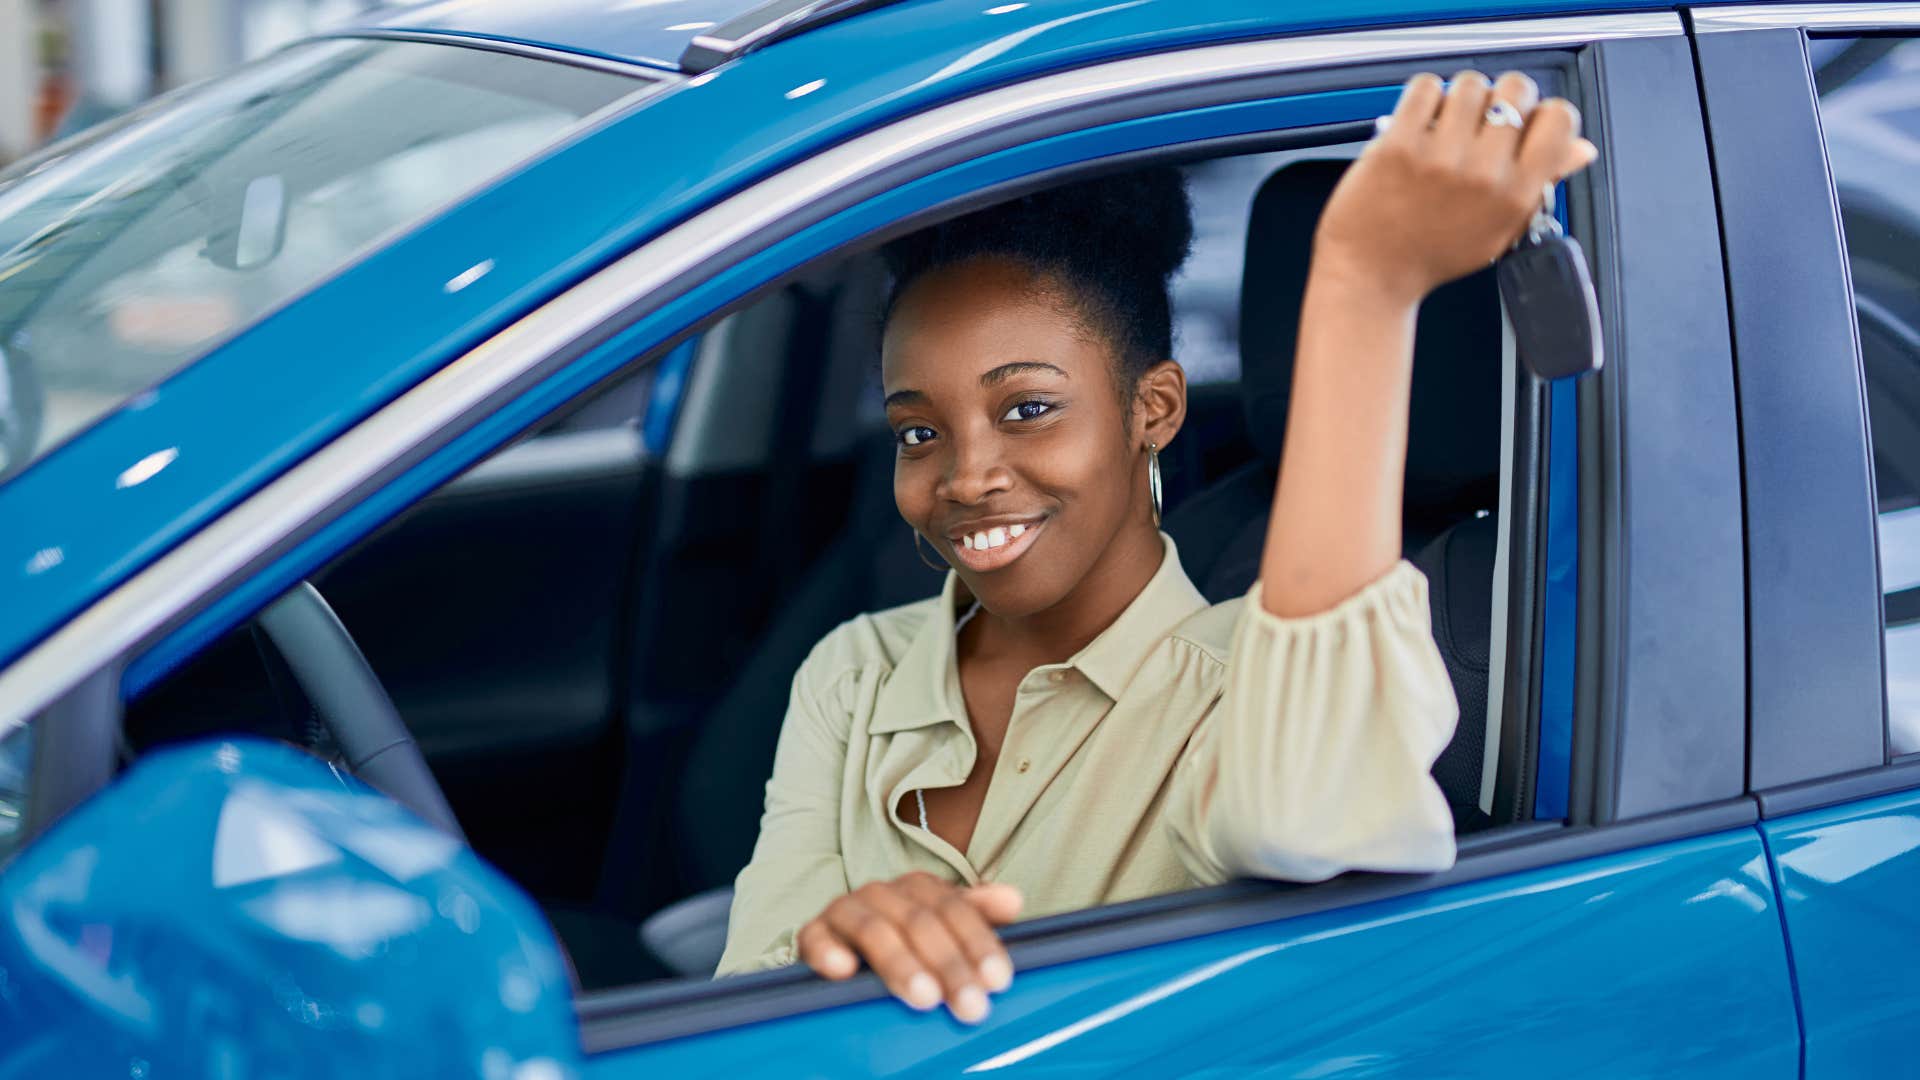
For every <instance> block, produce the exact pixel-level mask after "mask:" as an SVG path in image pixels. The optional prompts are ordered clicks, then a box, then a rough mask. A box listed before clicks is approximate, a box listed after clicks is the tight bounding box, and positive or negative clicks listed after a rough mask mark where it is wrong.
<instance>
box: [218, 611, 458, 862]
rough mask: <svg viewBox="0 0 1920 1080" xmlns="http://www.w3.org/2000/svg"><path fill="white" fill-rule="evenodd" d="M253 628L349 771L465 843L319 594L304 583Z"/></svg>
mask: <svg viewBox="0 0 1920 1080" xmlns="http://www.w3.org/2000/svg"><path fill="white" fill-rule="evenodd" d="M255 622H256V623H257V624H258V626H259V627H260V629H261V631H262V632H263V633H265V634H266V636H267V639H268V640H269V641H270V642H272V643H273V647H274V649H275V650H276V651H278V652H279V654H280V656H281V658H282V659H283V660H285V661H286V664H287V669H288V671H289V672H291V674H292V675H293V680H294V682H296V683H298V684H299V686H300V690H301V692H302V693H304V694H306V696H307V700H308V701H310V702H311V703H312V704H313V708H314V711H315V712H316V713H317V714H318V715H319V718H320V722H321V723H322V724H324V725H325V726H326V728H327V731H328V733H329V734H331V735H332V736H333V741H334V742H335V743H336V744H337V745H338V746H339V747H340V752H341V757H342V759H343V760H344V763H345V764H346V766H347V769H348V771H349V772H351V773H353V774H354V775H355V776H357V777H359V778H360V779H361V780H364V781H366V782H367V783H368V784H370V785H371V786H373V787H374V788H377V789H378V790H380V791H382V792H384V793H385V794H387V795H388V796H389V797H391V798H392V799H393V800H394V801H396V802H398V803H400V805H402V806H405V807H406V808H407V809H409V810H412V811H413V812H414V813H416V814H418V815H420V816H421V817H422V818H425V819H426V820H427V821H428V822H429V823H430V824H432V825H435V826H438V827H439V828H440V829H442V830H444V831H445V832H447V833H450V834H452V835H453V836H456V837H459V838H460V839H461V840H465V839H466V834H465V833H463V832H461V831H460V823H459V822H458V821H456V820H454V816H453V808H452V807H450V806H448V805H447V796H446V793H445V792H444V791H442V790H441V789H440V782H439V781H438V780H435V779H434V778H433V772H432V770H430V769H428V768H427V759H426V757H425V755H423V754H421V753H420V744H418V743H416V742H414V741H413V735H412V734H410V733H409V732H408V731H407V728H406V725H405V724H403V723H401V721H400V711H399V710H398V709H396V708H394V705H393V698H391V697H389V696H388V695H387V689H386V687H384V686H382V685H380V679H379V677H378V676H376V675H375V674H374V673H373V668H372V666H371V665H369V664H368V663H367V658H366V657H365V656H364V655H362V654H361V652H360V647H359V646H358V645H355V644H354V642H353V637H352V635H350V634H348V633H347V628H346V627H345V626H343V625H342V624H341V622H340V617H339V616H337V615H335V614H334V613H333V608H332V607H331V606H329V605H328V604H327V602H326V600H325V599H324V598H323V597H321V595H320V590H318V589H316V588H314V587H313V585H312V584H311V583H310V582H306V581H302V582H301V583H300V584H298V585H296V586H294V588H293V590H292V591H291V592H289V593H287V594H286V595H285V596H283V597H281V598H280V599H278V600H275V601H274V602H273V603H272V604H270V605H268V607H267V608H266V610H264V611H262V612H261V613H260V614H259V615H258V616H256V617H255Z"/></svg>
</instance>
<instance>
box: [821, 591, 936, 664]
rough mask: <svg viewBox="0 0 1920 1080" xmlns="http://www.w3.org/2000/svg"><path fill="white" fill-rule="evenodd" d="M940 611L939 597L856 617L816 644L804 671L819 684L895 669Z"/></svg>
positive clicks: (835, 628) (834, 629)
mask: <svg viewBox="0 0 1920 1080" xmlns="http://www.w3.org/2000/svg"><path fill="white" fill-rule="evenodd" d="M939 611H940V597H939V596H937V595H936V596H929V597H927V598H926V599H925V600H915V601H913V602H912V603H908V604H901V605H899V606H898V607H890V608H886V609H885V610H882V611H868V612H862V613H861V614H859V615H855V616H854V617H853V618H851V619H848V620H847V621H846V622H843V623H841V624H840V625H839V626H836V627H834V628H833V629H832V630H829V631H827V633H826V635H825V636H824V637H822V638H821V639H820V640H819V641H817V642H815V643H814V646H813V650H812V651H811V652H809V653H808V654H807V659H806V662H805V663H804V664H802V665H801V671H802V672H804V673H806V674H807V675H809V676H811V677H813V679H814V680H816V681H830V680H832V679H833V678H835V677H837V676H839V675H843V674H846V673H849V672H853V671H860V670H863V669H866V668H871V667H876V666H877V667H883V668H886V669H889V670H891V669H892V668H893V666H894V665H895V664H897V663H898V662H899V660H900V657H901V656H902V655H903V654H904V653H905V652H906V651H907V647H908V646H909V645H911V644H913V639H914V638H915V637H916V636H917V635H918V634H919V633H920V629H921V628H922V627H923V626H925V625H926V622H927V620H928V619H930V618H933V617H935V616H936V615H938V614H939Z"/></svg>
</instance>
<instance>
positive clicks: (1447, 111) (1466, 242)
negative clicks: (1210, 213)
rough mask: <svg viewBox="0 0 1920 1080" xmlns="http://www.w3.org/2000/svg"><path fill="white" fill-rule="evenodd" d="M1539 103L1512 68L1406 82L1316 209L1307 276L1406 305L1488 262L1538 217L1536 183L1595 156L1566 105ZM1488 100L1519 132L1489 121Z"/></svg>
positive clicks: (1573, 112)
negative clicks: (1516, 119)
mask: <svg viewBox="0 0 1920 1080" xmlns="http://www.w3.org/2000/svg"><path fill="white" fill-rule="evenodd" d="M1539 98H1540V91H1539V88H1538V87H1537V86H1535V85H1534V82H1533V80H1532V79H1530V78H1528V77H1527V76H1525V75H1523V74H1521V73H1519V72H1517V71H1509V72H1506V73H1505V74H1503V75H1501V76H1500V78H1499V80H1498V81H1497V82H1494V83H1491V84H1489V83H1488V82H1487V77H1486V76H1485V75H1482V74H1481V73H1480V72H1477V71H1463V72H1461V73H1460V74H1458V75H1455V76H1454V77H1453V82H1452V85H1451V86H1443V85H1442V84H1441V82H1440V79H1439V78H1438V77H1437V76H1434V75H1431V74H1421V75H1416V76H1414V77H1413V78H1412V79H1409V80H1408V81H1407V85H1406V88H1405V89H1404V90H1403V91H1402V92H1401V95H1400V103H1399V105H1398V106H1397V107H1396V108H1395V109H1394V111H1393V120H1392V123H1391V125H1390V126H1389V127H1388V128H1387V130H1386V131H1385V132H1384V133H1382V134H1381V135H1380V136H1379V137H1378V138H1376V139H1374V140H1373V141H1372V142H1371V143H1369V144H1368V145H1367V148H1366V150H1364V151H1363V152H1362V153H1361V154H1360V156H1359V158H1358V159H1356V160H1355V161H1354V163H1353V167H1352V168H1350V169H1348V170H1347V172H1346V175H1345V176H1344V177H1343V178H1342V179H1341V181H1340V184H1339V185H1338V186H1337V187H1336V188H1335V189H1334V192H1333V195H1332V197H1331V198H1330V199H1329V200H1328V202H1327V208H1326V212H1325V213H1324V214H1322V215H1321V218H1320V225H1319V229H1318V232H1317V234H1316V236H1315V239H1314V261H1315V263H1316V264H1319V265H1318V266H1317V269H1321V270H1324V271H1326V272H1329V273H1333V274H1338V275H1342V276H1345V275H1357V276H1358V277H1359V279H1360V280H1362V281H1364V282H1366V283H1368V284H1370V285H1372V286H1374V287H1377V288H1382V289H1384V290H1386V291H1387V292H1388V293H1389V294H1390V295H1392V296H1394V297H1395V298H1397V299H1402V300H1409V301H1411V302H1414V303H1417V302H1419V300H1420V299H1421V298H1423V297H1425V296H1426V294H1427V293H1429V292H1431V291H1432V290H1433V289H1435V288H1437V287H1439V286H1440V285H1443V284H1445V283H1447V282H1449V281H1452V280H1453V279H1454V278H1457V277H1462V276H1464V275H1466V274H1469V273H1472V272H1473V271H1475V270H1479V269H1481V268H1483V267H1485V266H1486V265H1487V264H1488V263H1489V262H1492V261H1493V260H1494V259H1495V258H1498V257H1499V255H1500V254H1501V253H1502V252H1504V251H1506V250H1507V249H1508V248H1509V247H1510V246H1512V244H1513V242H1514V241H1515V240H1517V239H1518V238H1519V237H1520V235H1521V233H1522V232H1523V231H1524V230H1525V229H1526V227H1527V225H1528V224H1529V222H1530V221H1531V220H1532V218H1533V214H1534V212H1535V211H1537V210H1539V209H1540V206H1541V196H1542V193H1543V189H1544V188H1545V186H1546V185H1548V184H1552V183H1556V182H1558V181H1559V180H1560V179H1562V178H1563V177H1565V176H1567V175H1569V174H1571V173H1574V172H1578V171H1579V170H1580V169H1583V168H1585V167H1586V166H1587V165H1588V164H1589V163H1591V162H1592V161H1593V160H1594V158H1595V157H1596V156H1597V154H1598V151H1597V150H1596V149H1595V148H1594V145H1593V144H1592V143H1591V142H1588V141H1587V140H1586V139H1584V138H1581V137H1580V113H1579V111H1578V110H1577V109H1575V108H1574V107H1573V105H1572V103H1570V102H1568V101H1566V100H1565V99H1562V98H1549V99H1548V100H1546V101H1541V100H1539ZM1496 101H1504V102H1506V103H1507V104H1508V105H1511V106H1512V107H1513V109H1514V110H1515V111H1516V112H1517V113H1518V114H1519V116H1520V118H1521V120H1522V123H1523V125H1524V126H1521V127H1515V126H1512V125H1508V124H1492V123H1488V122H1487V114H1488V109H1489V107H1491V106H1493V105H1494V103H1495V102H1496Z"/></svg>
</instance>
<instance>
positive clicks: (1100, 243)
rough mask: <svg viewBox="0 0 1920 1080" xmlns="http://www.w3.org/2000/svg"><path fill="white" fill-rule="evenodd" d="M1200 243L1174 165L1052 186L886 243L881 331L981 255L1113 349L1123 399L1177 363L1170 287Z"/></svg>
mask: <svg viewBox="0 0 1920 1080" xmlns="http://www.w3.org/2000/svg"><path fill="white" fill-rule="evenodd" d="M1192 245H1193V211H1192V207H1191V206H1190V205H1189V204H1188V202H1187V188H1186V181H1185V180H1184V179H1183V178H1182V177H1181V175H1180V173H1179V171H1178V170H1176V169H1174V168H1171V167H1157V168H1150V169H1142V170H1137V171H1134V172H1127V173H1117V174H1114V175H1111V176H1103V177H1100V178H1098V179H1094V180H1087V181H1082V182H1080V183H1076V184H1068V185H1066V186H1063V187H1056V188H1049V189H1047V190H1045V191H1038V192H1035V193H1033V194H1031V195H1023V196H1021V197H1020V198H1017V199H1013V200H1010V201H1008V202H1004V203H1000V204H998V205H995V206H990V207H987V208H986V209H984V210H978V211H975V212H973V213H971V214H967V215H964V216H962V217H957V218H954V219H952V220H950V221H943V222H941V223H939V224H938V225H933V226H930V227H928V228H925V229H922V230H920V231H919V232H916V233H911V234H909V235H907V236H904V237H901V238H900V239H898V240H895V241H893V242H892V243H890V244H888V245H886V247H885V248H884V250H883V254H884V256H885V258H886V262H887V266H888V268H889V269H890V270H892V271H893V289H892V292H891V293H890V294H889V295H888V297H887V303H886V308H885V310H884V314H883V315H882V323H883V324H884V322H885V321H886V320H887V319H890V318H891V317H892V315H893V308H894V305H895V303H896V302H898V300H899V298H900V297H901V296H902V295H903V294H904V293H905V292H906V290H907V288H908V287H909V286H911V285H912V284H913V283H914V282H915V281H917V280H919V279H920V278H921V277H922V276H924V275H925V274H927V273H930V272H932V271H934V270H938V269H940V268H942V267H945V266H951V265H953V264H955V263H959V262H965V261H967V260H969V259H974V258H980V257H997V258H1003V259H1008V260H1011V261H1013V262H1015V263H1018V264H1021V265H1023V266H1025V267H1027V268H1028V269H1029V270H1031V271H1032V272H1034V273H1035V274H1036V275H1040V276H1042V277H1045V278H1050V279H1052V282H1053V283H1054V284H1056V285H1057V286H1058V287H1059V289H1060V293H1061V295H1060V296H1059V297H1058V299H1060V300H1061V301H1063V302H1064V303H1065V304H1066V305H1067V306H1068V308H1069V310H1070V311H1071V312H1072V314H1074V315H1076V316H1078V317H1079V319H1080V320H1081V322H1082V323H1083V324H1084V325H1085V326H1086V328H1087V329H1088V330H1090V331H1092V332H1093V333H1094V334H1096V335H1097V336H1098V337H1099V339H1100V340H1101V341H1103V342H1105V343H1106V344H1107V345H1108V347H1109V348H1110V349H1111V350H1112V353H1113V357H1114V360H1115V370H1114V379H1115V383H1116V385H1117V386H1118V388H1119V391H1120V394H1121V397H1122V399H1123V400H1130V399H1131V397H1132V394H1133V389H1134V386H1135V384H1136V383H1137V382H1138V381H1139V378H1140V376H1141V375H1142V374H1143V373H1144V372H1145V371H1146V370H1147V369H1148V368H1149V367H1151V366H1153V365H1154V364H1156V363H1158V362H1159V361H1161V360H1164V359H1167V358H1168V357H1170V356H1172V355H1173V312H1172V305H1171V302H1170V301H1169V300H1168V297H1167V283H1168V281H1169V280H1170V279H1171V278H1172V277H1173V275H1174V272H1175V271H1177V270H1178V269H1180V264H1181V263H1183V262H1185V261H1186V258H1187V251H1188V249H1189V248H1191V247H1192Z"/></svg>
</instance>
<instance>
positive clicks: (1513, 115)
mask: <svg viewBox="0 0 1920 1080" xmlns="http://www.w3.org/2000/svg"><path fill="white" fill-rule="evenodd" d="M1486 125H1487V126H1488V127H1511V128H1517V127H1525V126H1527V121H1526V118H1525V117H1523V116H1521V115H1520V110H1519V109H1518V108H1515V107H1514V104H1513V102H1511V101H1507V100H1505V99H1504V98H1495V99H1493V104H1491V105H1489V106H1487V114H1486ZM1392 127H1393V117H1392V116H1376V117H1374V118H1373V133H1374V135H1376V136H1379V135H1385V134H1386V133H1387V131H1388V129H1390V128H1392Z"/></svg>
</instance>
